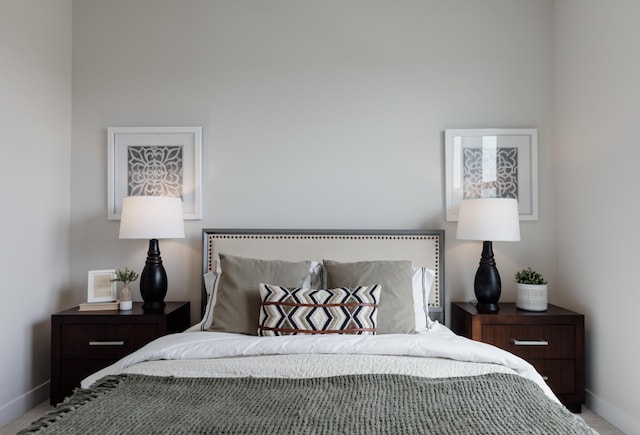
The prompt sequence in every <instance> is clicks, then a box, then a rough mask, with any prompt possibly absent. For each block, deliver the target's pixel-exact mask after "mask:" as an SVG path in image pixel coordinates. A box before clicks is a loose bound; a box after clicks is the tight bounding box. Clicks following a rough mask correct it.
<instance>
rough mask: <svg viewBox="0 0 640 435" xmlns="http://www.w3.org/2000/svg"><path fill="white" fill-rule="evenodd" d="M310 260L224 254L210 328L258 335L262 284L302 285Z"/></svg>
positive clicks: (221, 256) (211, 329)
mask: <svg viewBox="0 0 640 435" xmlns="http://www.w3.org/2000/svg"><path fill="white" fill-rule="evenodd" d="M310 265H311V262H310V261H301V262H295V263H292V262H288V261H280V260H258V259H253V258H243V257H235V256H233V255H226V254H220V268H221V270H222V274H221V275H220V282H219V283H218V293H217V299H216V304H215V307H214V308H213V321H212V323H211V327H210V328H209V330H210V331H219V332H235V333H240V334H247V335H258V318H259V316H260V301H261V299H260V284H261V283H268V284H274V285H281V286H285V287H300V286H302V283H303V282H304V280H305V278H306V276H307V274H308V273H309V267H310Z"/></svg>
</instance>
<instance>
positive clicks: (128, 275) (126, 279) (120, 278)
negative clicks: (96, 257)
mask: <svg viewBox="0 0 640 435" xmlns="http://www.w3.org/2000/svg"><path fill="white" fill-rule="evenodd" d="M136 279H138V274H137V273H136V272H134V271H133V270H129V268H127V267H125V268H124V270H120V269H116V272H115V277H114V278H113V279H112V280H111V281H112V282H121V283H123V284H124V285H123V287H122V290H120V309H121V310H130V309H131V308H133V298H132V297H131V288H129V283H130V282H133V281H135V280H136Z"/></svg>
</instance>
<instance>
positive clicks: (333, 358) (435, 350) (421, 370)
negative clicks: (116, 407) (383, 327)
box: [82, 323, 558, 401]
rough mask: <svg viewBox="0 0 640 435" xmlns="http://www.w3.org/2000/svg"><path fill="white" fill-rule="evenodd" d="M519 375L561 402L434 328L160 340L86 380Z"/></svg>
mask: <svg viewBox="0 0 640 435" xmlns="http://www.w3.org/2000/svg"><path fill="white" fill-rule="evenodd" d="M495 372H502V373H515V374H518V375H521V376H523V377H525V378H528V379H531V380H532V381H534V382H535V383H536V384H538V385H539V386H540V388H542V389H543V390H544V392H545V393H546V394H547V396H549V397H550V398H552V399H553V400H555V401H558V399H557V398H556V397H555V395H554V394H553V393H552V392H551V390H550V389H549V387H548V386H547V384H546V383H545V382H544V380H543V379H542V377H541V376H540V375H539V374H538V373H537V372H536V370H535V369H534V368H533V366H532V365H530V364H529V363H527V362H526V361H524V360H523V359H521V358H519V357H517V356H515V355H513V354H511V353H509V352H506V351H504V350H502V349H499V348H497V347H494V346H491V345H488V344H485V343H480V342H477V341H472V340H468V339H466V338H464V337H460V336H457V335H455V334H454V333H453V332H451V331H450V330H449V329H448V328H446V327H445V326H442V325H440V324H437V323H436V324H434V325H433V327H432V328H431V329H430V330H429V331H428V332H425V333H421V334H385V335H320V336H318V335H290V336H281V337H254V336H247V335H240V334H230V333H221V332H199V331H198V332H185V333H182V334H172V335H167V336H164V337H161V338H159V339H157V340H155V341H153V342H151V343H149V344H148V345H146V346H144V347H143V348H141V349H139V350H138V351H136V352H134V353H132V354H131V355H128V356H126V357H125V358H123V359H121V360H120V361H118V362H116V363H115V364H113V365H111V366H109V367H106V368H105V369H103V370H100V371H99V372H97V373H95V374H93V375H91V376H89V377H88V378H86V379H85V380H83V381H82V387H83V388H87V387H89V386H90V385H91V384H93V383H94V382H95V381H96V380H98V379H100V378H101V377H103V376H107V375H113V374H120V373H139V374H148V375H156V376H178V377H245V376H253V377H289V378H296V377H298V378H301V377H319V376H337V375H346V374H365V373H375V374H381V373H394V374H405V375H413V376H422V377H451V376H474V375H480V374H486V373H495Z"/></svg>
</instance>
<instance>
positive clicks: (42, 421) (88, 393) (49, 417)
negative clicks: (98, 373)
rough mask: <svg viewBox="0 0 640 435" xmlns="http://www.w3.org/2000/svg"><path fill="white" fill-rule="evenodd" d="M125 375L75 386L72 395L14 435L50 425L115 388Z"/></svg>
mask: <svg viewBox="0 0 640 435" xmlns="http://www.w3.org/2000/svg"><path fill="white" fill-rule="evenodd" d="M125 376H126V375H120V376H105V377H104V378H102V379H101V380H100V382H96V384H95V385H94V386H93V387H92V388H76V389H75V390H74V391H73V395H72V396H70V397H67V398H66V399H65V400H64V401H63V402H61V403H59V404H57V405H56V407H55V408H54V409H52V410H51V411H49V412H47V413H46V414H45V415H43V416H42V417H40V418H39V419H37V420H35V421H33V422H32V423H31V424H30V425H29V427H27V428H25V429H23V430H21V431H20V432H18V434H16V435H22V434H32V433H34V432H38V431H39V430H40V429H43V428H47V427H49V426H51V425H52V424H53V423H55V422H56V421H58V420H60V419H61V418H63V417H64V416H65V415H67V414H69V413H70V412H72V411H74V410H75V409H77V408H78V407H80V406H82V405H84V404H86V403H87V402H90V401H92V400H95V399H97V398H99V397H100V396H101V395H102V394H104V393H105V392H107V391H110V390H113V389H114V388H116V387H117V386H118V385H119V384H120V381H122V380H123V379H124V378H125Z"/></svg>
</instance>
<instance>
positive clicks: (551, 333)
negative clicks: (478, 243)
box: [451, 302, 585, 412]
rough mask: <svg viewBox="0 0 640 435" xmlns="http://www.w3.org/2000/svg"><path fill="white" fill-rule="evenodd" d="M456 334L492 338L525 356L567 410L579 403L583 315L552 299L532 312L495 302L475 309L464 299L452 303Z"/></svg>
mask: <svg viewBox="0 0 640 435" xmlns="http://www.w3.org/2000/svg"><path fill="white" fill-rule="evenodd" d="M451 329H452V330H453V332H455V333H456V334H459V335H462V336H465V337H467V338H471V339H473V340H477V341H482V342H485V343H489V344H493V345H494V346H497V347H500V348H502V349H505V350H508V351H509V352H511V353H514V354H516V355H518V356H519V357H521V358H523V359H525V360H527V361H528V362H529V363H531V364H532V365H533V366H534V367H535V368H536V370H538V372H539V373H540V374H541V375H542V377H543V378H545V380H546V381H547V384H548V385H549V387H550V388H551V390H553V392H554V393H555V394H556V396H558V399H560V401H561V402H562V403H563V404H564V405H565V406H566V407H567V408H569V409H570V410H571V411H573V412H580V410H581V408H582V404H583V403H584V376H585V374H584V316H583V315H582V314H579V313H575V312H573V311H569V310H565V309H564V308H560V307H557V306H555V305H549V308H548V309H547V311H541V312H533V311H523V310H519V309H517V308H516V306H515V304H512V303H500V311H498V313H496V314H479V313H478V311H477V310H476V308H475V306H473V305H471V304H470V303H467V302H453V303H452V304H451Z"/></svg>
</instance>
